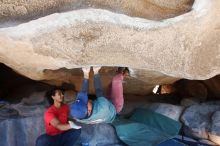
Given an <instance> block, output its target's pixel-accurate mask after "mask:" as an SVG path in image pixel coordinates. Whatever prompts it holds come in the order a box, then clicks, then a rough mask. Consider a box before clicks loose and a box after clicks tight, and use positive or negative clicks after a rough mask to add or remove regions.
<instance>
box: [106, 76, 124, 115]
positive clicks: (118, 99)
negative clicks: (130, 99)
mask: <svg viewBox="0 0 220 146" xmlns="http://www.w3.org/2000/svg"><path fill="white" fill-rule="evenodd" d="M123 79H124V76H123V74H117V75H115V76H114V77H113V78H112V82H111V84H110V85H109V91H108V96H107V97H108V99H109V100H110V101H111V102H112V103H113V105H114V106H115V108H116V112H117V113H119V112H120V111H121V110H122V108H123V105H124V96H123V85H122V81H123Z"/></svg>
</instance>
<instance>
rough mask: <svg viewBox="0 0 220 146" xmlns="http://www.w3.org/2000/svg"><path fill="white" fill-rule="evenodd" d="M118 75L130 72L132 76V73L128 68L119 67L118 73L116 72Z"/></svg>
mask: <svg viewBox="0 0 220 146" xmlns="http://www.w3.org/2000/svg"><path fill="white" fill-rule="evenodd" d="M116 72H117V73H123V74H124V73H125V72H128V74H129V75H130V71H129V69H128V67H118V69H117V71H116Z"/></svg>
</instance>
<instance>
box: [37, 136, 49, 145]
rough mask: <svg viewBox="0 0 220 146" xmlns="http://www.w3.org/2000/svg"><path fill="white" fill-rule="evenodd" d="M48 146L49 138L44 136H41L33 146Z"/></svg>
mask: <svg viewBox="0 0 220 146" xmlns="http://www.w3.org/2000/svg"><path fill="white" fill-rule="evenodd" d="M48 144H49V138H48V136H47V135H46V134H43V135H41V136H39V137H38V138H37V140H36V145H35V146H48Z"/></svg>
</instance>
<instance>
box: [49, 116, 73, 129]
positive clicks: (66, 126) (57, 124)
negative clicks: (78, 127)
mask: <svg viewBox="0 0 220 146" xmlns="http://www.w3.org/2000/svg"><path fill="white" fill-rule="evenodd" d="M50 124H51V125H52V126H54V127H55V128H57V129H59V130H61V131H66V130H69V129H71V127H70V124H62V123H60V121H59V120H58V119H57V118H54V119H53V120H51V121H50Z"/></svg>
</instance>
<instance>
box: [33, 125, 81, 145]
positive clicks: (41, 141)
mask: <svg viewBox="0 0 220 146" xmlns="http://www.w3.org/2000/svg"><path fill="white" fill-rule="evenodd" d="M80 133H81V130H80V129H71V130H68V131H65V132H64V133H61V134H58V135H55V136H50V135H47V134H43V135H41V136H40V137H38V138H37V141H36V146H74V144H75V142H76V141H77V139H78V138H79V136H80Z"/></svg>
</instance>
